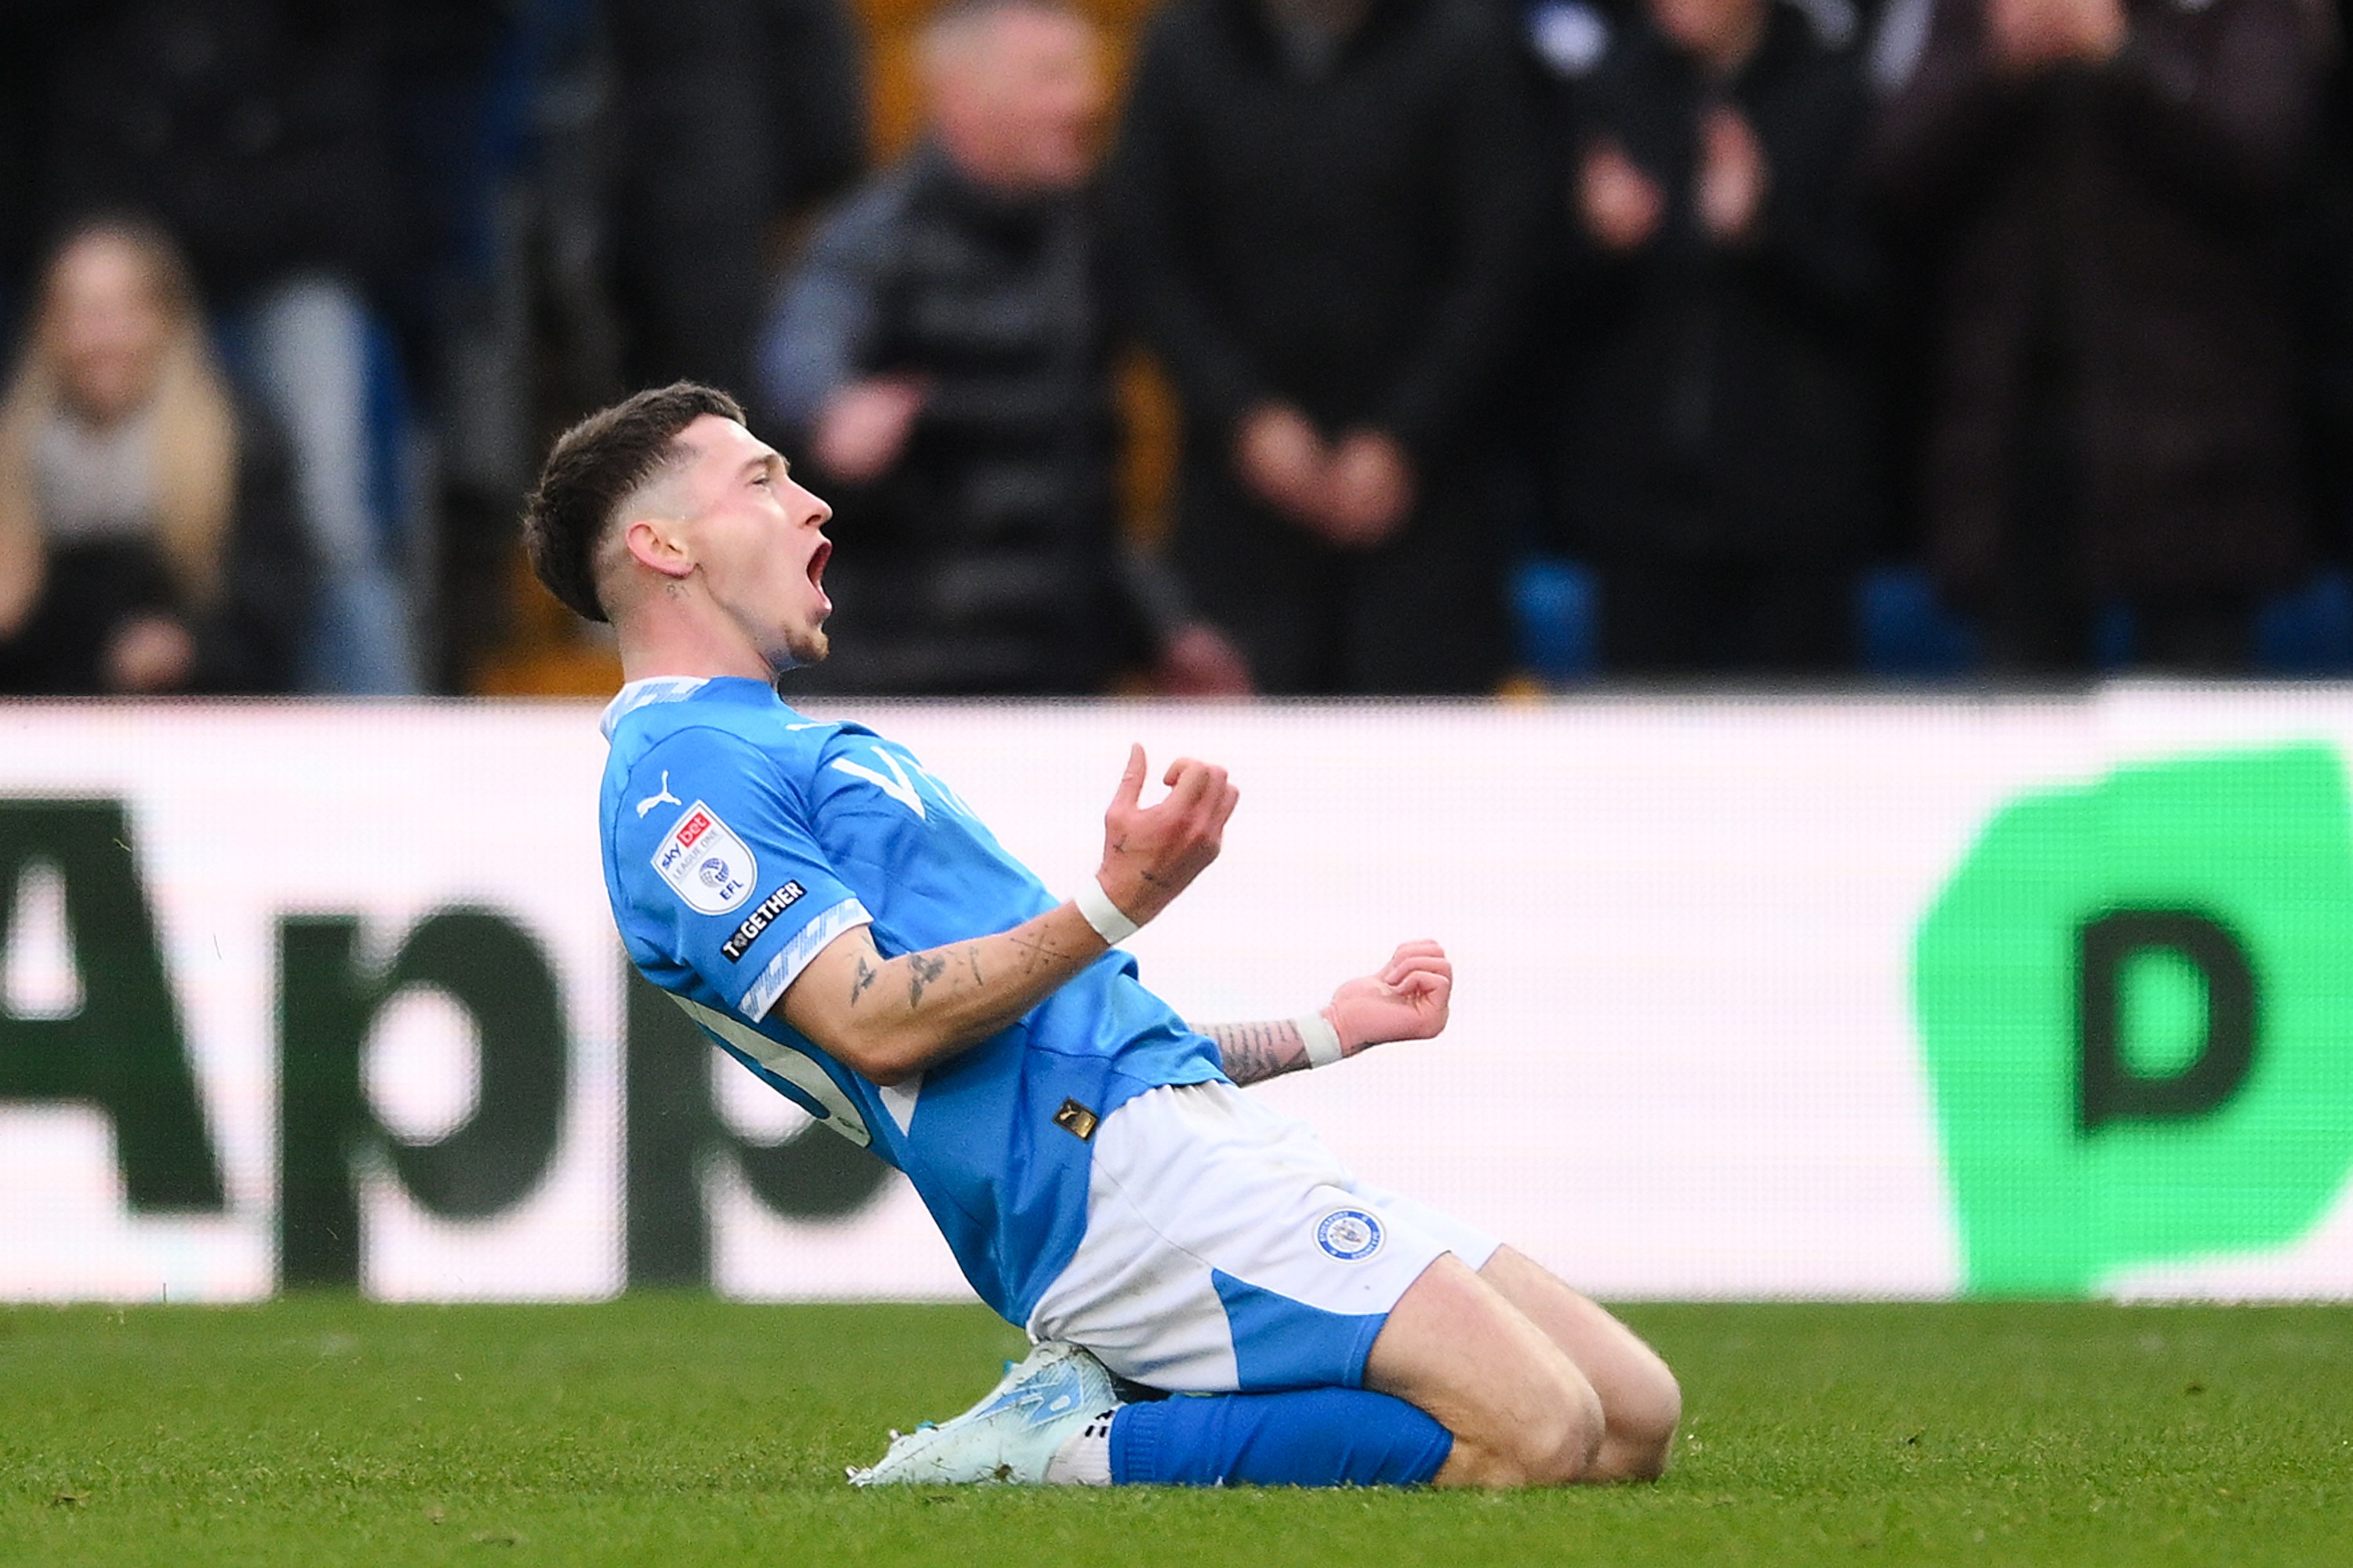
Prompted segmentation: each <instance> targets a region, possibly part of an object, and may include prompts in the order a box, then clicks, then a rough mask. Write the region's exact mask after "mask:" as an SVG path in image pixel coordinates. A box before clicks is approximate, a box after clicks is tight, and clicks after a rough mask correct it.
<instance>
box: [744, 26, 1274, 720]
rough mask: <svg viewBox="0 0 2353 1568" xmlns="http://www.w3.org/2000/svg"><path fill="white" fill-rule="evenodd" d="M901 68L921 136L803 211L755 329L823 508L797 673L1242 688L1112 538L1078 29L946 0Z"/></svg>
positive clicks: (1219, 646) (1111, 426)
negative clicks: (809, 639) (822, 656)
mask: <svg viewBox="0 0 2353 1568" xmlns="http://www.w3.org/2000/svg"><path fill="white" fill-rule="evenodd" d="M922 65H923V72H924V79H925V84H926V87H927V90H928V92H929V100H930V107H931V112H932V122H933V131H932V134H931V135H930V137H929V138H927V139H926V140H925V142H924V143H923V144H922V145H921V146H919V147H918V148H917V149H916V150H915V151H914V152H913V154H910V155H909V156H908V157H907V158H905V159H904V160H903V161H902V162H901V163H900V164H898V165H897V166H895V167H893V168H892V169H890V170H888V171H886V172H885V173H883V174H882V175H881V176H879V177H878V178H877V179H875V180H874V181H873V182H872V183H871V184H870V185H868V186H867V187H866V188H865V189H863V190H862V191H860V193H859V194H858V195H857V196H856V197H855V198H854V199H853V200H852V201H851V202H850V203H849V205H848V206H847V207H845V208H844V209H843V210H842V211H841V212H840V213H839V214H838V215H837V216H836V217H834V218H833V219H832V220H831V221H830V222H828V224H827V225H826V226H825V228H824V229H823V230H822V232H821V233H820V234H819V235H818V238H817V239H816V241H815V243H814V244H813V245H812V247H811V249H810V252H809V255H808V258H807V262H806V263H805V265H804V266H803V267H802V268H801V270H800V272H799V274H798V275H797V277H796V278H795V279H794V281H793V282H792V284H791V287H790V288H789V290H788V291H786V295H785V297H784V299H783V301H782V302H781V304H780V306H779V308H778V310H777V313H776V317H775V319H774V321H773V323H771V325H770V328H769V330H768V332H767V333H766V334H765V338H764V340H763V344H762V385H763V387H764V391H765V398H766V401H767V403H768V406H769V408H770V411H771V412H773V413H774V414H776V416H777V417H779V418H782V419H783V420H784V422H785V423H786V425H787V426H789V427H791V428H792V429H795V430H796V431H797V432H798V433H799V434H800V435H801V437H802V438H803V440H805V442H806V446H807V450H808V451H809V452H810V453H811V455H812V456H813V458H814V460H815V462H814V466H815V469H816V473H817V480H818V483H819V484H820V486H821V487H822V488H824V490H825V492H826V493H827V494H828V496H830V497H831V498H832V499H833V501H834V503H835V507H836V512H837V515H838V516H839V527H838V530H837V532H838V533H839V538H840V548H839V553H838V554H837V556H835V558H834V565H833V567H832V568H831V570H832V572H833V577H834V581H835V583H836V584H837V585H848V586H841V587H838V588H836V592H837V594H838V595H839V600H840V604H841V609H840V610H839V612H838V613H837V615H836V617H835V628H836V630H837V632H839V631H841V630H842V629H844V628H846V627H849V625H850V623H851V622H852V621H855V622H856V623H857V627H858V634H857V635H855V636H840V637H839V641H838V647H839V652H837V654H836V655H835V657H834V658H832V659H830V660H828V662H826V663H825V665H824V666H823V667H822V668H819V669H816V670H811V671H808V672H806V673H802V674H800V675H797V676H796V677H795V680H796V681H797V682H800V683H805V689H814V688H817V687H820V686H821V687H823V688H827V689H831V690H836V691H844V690H848V691H860V692H865V693H898V694H974V695H981V694H993V695H1009V694H1030V695H1039V694H1084V693H1090V692H1097V691H1101V690H1102V689H1103V685H1104V683H1106V681H1107V680H1109V679H1110V677H1111V676H1112V674H1113V672H1114V671H1115V670H1117V669H1119V668H1121V667H1124V666H1144V665H1153V666H1156V669H1155V673H1156V674H1157V677H1158V681H1159V684H1160V685H1161V686H1162V688H1163V689H1164V690H1168V691H1174V692H1188V693H1203V692H1238V691H1247V690H1248V682H1247V678H1246V676H1245V675H1244V673H1243V672H1242V668H1241V664H1240V657H1239V655H1237V654H1235V653H1234V652H1233V651H1232V649H1231V647H1230V645H1229V644H1228V643H1227V642H1226V641H1224V640H1223V639H1222V638H1220V637H1219V635H1218V634H1217V633H1215V632H1214V631H1212V630H1209V629H1208V628H1207V627H1206V626H1203V625H1200V624H1199V623H1198V621H1196V620H1194V619H1193V618H1192V617H1191V616H1190V615H1189V614H1188V613H1187V611H1186V609H1184V606H1183V596H1182V593H1181V591H1180V590H1179V589H1178V588H1177V587H1176V583H1175V580H1174V578H1173V577H1172V576H1171V575H1170V574H1168V573H1167V572H1166V568H1165V567H1158V566H1157V565H1156V564H1155V563H1152V562H1149V561H1146V560H1145V559H1144V558H1142V557H1141V556H1135V555H1134V554H1132V553H1130V552H1127V551H1124V550H1123V549H1122V548H1121V547H1120V543H1119V534H1118V516H1117V505H1116V501H1117V497H1116V493H1115V486H1114V460H1115V458H1116V455H1117V433H1118V432H1117V428H1116V422H1115V418H1114V408H1113V387H1112V378H1111V374H1110V367H1109V363H1108V359H1107V353H1106V351H1107V346H1108V344H1107V338H1106V334H1105V331H1104V320H1103V316H1104V313H1103V308H1102V301H1101V290H1100V287H1099V277H1098V268H1097V263H1096V249H1097V248H1096V240H1095V226H1094V222H1093V218H1092V213H1091V211H1090V209H1089V205H1088V199H1087V194H1086V190H1085V186H1086V183H1087V181H1088V178H1089V176H1090V175H1091V174H1092V168H1093V155H1092V132H1093V131H1094V128H1095V122H1096V118H1097V115H1098V114H1099V112H1100V110H1101V107H1102V103H1103V82H1102V76H1101V69H1100V67H1099V65H1098V63H1097V49H1096V42H1095V37H1094V34H1093V31H1092V28H1091V27H1090V26H1088V24H1087V22H1086V21H1085V19H1084V18H1082V16H1079V15H1078V14H1077V13H1076V12H1075V11H1072V10H1070V9H1068V8H1067V7H1066V6H1064V5H1061V4H1060V3H1059V0H963V3H962V4H959V5H955V6H953V7H952V8H951V9H949V10H947V11H946V12H944V13H943V14H942V15H941V16H939V17H938V18H936V19H935V20H934V22H933V23H932V25H931V26H929V27H928V28H927V29H926V31H925V33H924V35H923V40H922ZM845 618H847V619H845Z"/></svg>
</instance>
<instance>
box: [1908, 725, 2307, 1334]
mask: <svg viewBox="0 0 2353 1568" xmlns="http://www.w3.org/2000/svg"><path fill="white" fill-rule="evenodd" d="M1912 980H1913V1001H1914V1005H1915V1008H1916V1010H1917V1012H1918V1017H1919V1025H1920V1036H1921V1041H1922V1044H1923V1047H1924V1049H1925V1052H1926V1060H1927V1066H1928V1075H1929V1079H1930V1082H1931V1085H1932V1086H1933V1088H1934V1092H1935V1097H1936V1120H1937V1125H1938V1130H1939V1133H1940V1135H1941V1137H1942V1139H1943V1141H1944V1149H1945V1166H1946V1170H1947V1173H1948V1176H1949V1180H1950V1181H1951V1183H1952V1189H1953V1198H1954V1207H1955V1211H1956V1214H1957V1222H1958V1224H1959V1229H1960V1238H1961V1248H1962V1255H1963V1262H1964V1269H1965V1276H1964V1277H1965V1282H1966V1285H1967V1287H1968V1289H1970V1290H1972V1291H1977V1292H1987V1293H1996V1294H2019V1293H2035V1294H2057V1295H2075V1294H2080V1293H2083V1292H2084V1291H2087V1290H2090V1289H2094V1288H2095V1287H2098V1285H2099V1284H2100V1282H2101V1280H2102V1279H2103V1278H2104V1277H2106V1276H2107V1275H2108V1274H2109V1273H2110V1272H2111V1271H2113V1270H2116V1269H2117V1268H2120V1267H2126V1266H2133V1265H2139V1264H2149V1263H2158V1262H2164V1261H2168V1260H2176V1259H2183V1258H2189V1257H2195V1256H2199V1255H2211V1254H2218V1253H2234V1252H2250V1251H2255V1250H2259V1249H2262V1248H2265V1247H2275V1246H2279V1245H2284V1244H2286V1243H2288V1242H2291V1241H2293V1240H2294V1239H2295V1237H2296V1236H2298V1235H2299V1234H2302V1233H2303V1232H2304V1231H2306V1229H2307V1228H2309V1227H2310V1226H2311V1225H2312V1224H2313V1223H2314V1222H2315V1221H2316V1219H2318V1218H2319V1216H2320V1215H2321V1213H2323V1212H2324V1211H2325V1210H2327V1207H2328V1206H2329V1205H2330V1203H2331V1202H2333V1201H2334V1200H2335V1198H2336V1197H2337V1193H2338V1192H2339V1191H2340V1190H2341V1189H2342V1188H2343V1186H2344V1184H2345V1180H2346V1176H2347V1172H2348V1169H2353V814H2348V802H2347V799H2346V788H2345V779H2344V775H2343V772H2342V770H2341V769H2340V768H2339V766H2338V764H2337V757H2336V754H2335V752H2334V751H2332V750H2331V749H2330V748H2328V747H2325V746H2318V745H2298V746H2291V747H2281V748H2278V749H2274V750H2266V751H2259V752H2246V753H2236V754H2232V755H2227V756H2220V757H2208V758H2187V759H2181V760H2176V761H2168V762H2160V763H2153V764H2148V765H2144V766H2137V767H2130V768H2119V769H2117V770H2116V772H2114V773H2112V774H2110V775H2109V776H2108V777H2107V778H2105V779H2102V780H2100V781H2098V782H2096V783H2094V784H2091V785H2088V786H2084V787H2081V788H2066V789H2048V790H2038V791H2036V792H2034V793H2032V794H2029V795H2026V796H2023V797H2021V798H2020V799H2018V800H2014V801H2012V802H2011V803H2010V805H2008V806H2006V807H2004V808H2003V809H2002V810H2000V812H1998V813H1997V814H1996V815H1995V816H1994V818H1993V820H1992V821H1991V822H1990V823H1989V824H1988V826H1987V827H1986V830H1985V832H1984V833H1983V834H1982V835H1981V836H1980V837H1979V839H1978V842H1977V843H1976V844H1975V845H1974V846H1973V847H1972V849H1971V850H1970V852H1969V854H1968V859H1967V860H1965V861H1964V862H1963V863H1962V864H1961V867H1960V869H1959V870H1958V871H1957V872H1956V873H1955V874H1954V875H1953V877H1952V879H1951V881H1949V882H1948V883H1947V885H1946V886H1945V888H1944V891H1943V892H1942V894H1941V895H1939V896H1938V897H1937V899H1936V903H1935V904H1934V905H1933V906H1931V907H1930V909H1929V911H1928V914H1927V916H1926V919H1925V920H1924V921H1923V922H1922V923H1921V927H1920V930H1919V934H1918V938H1917V943H1916V946H1915V950H1914V954H1913V971H1912Z"/></svg>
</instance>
